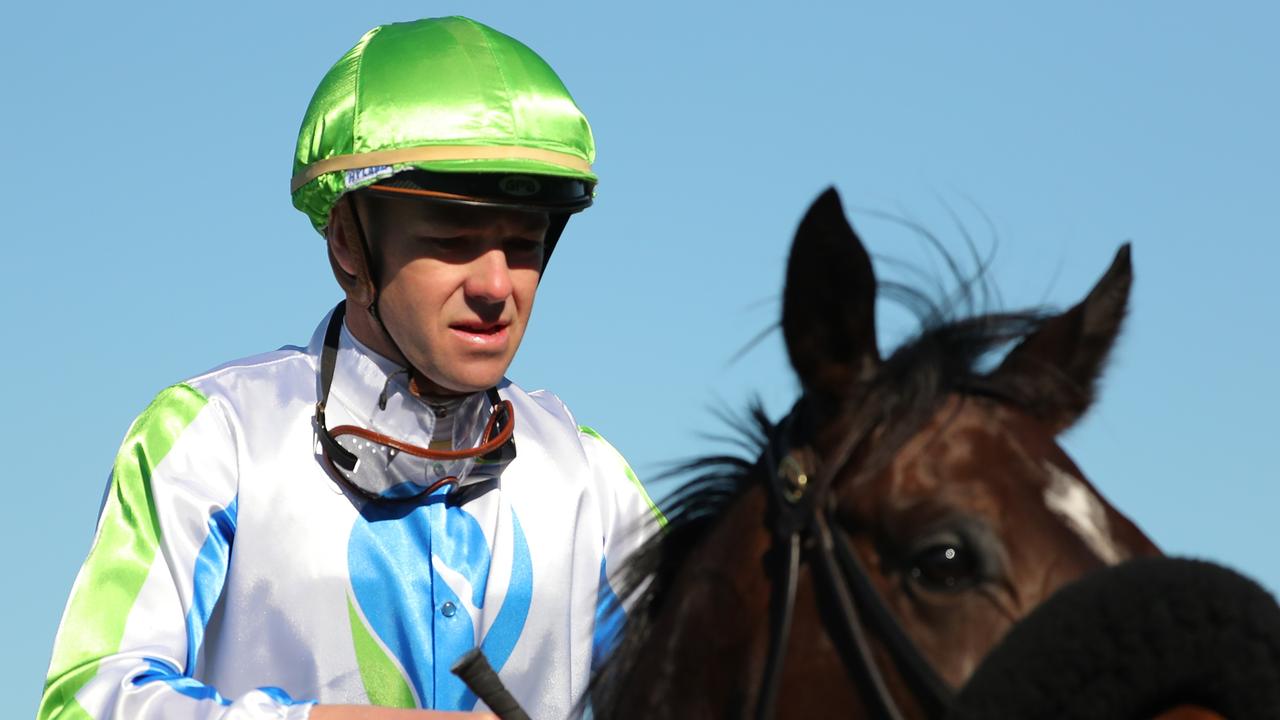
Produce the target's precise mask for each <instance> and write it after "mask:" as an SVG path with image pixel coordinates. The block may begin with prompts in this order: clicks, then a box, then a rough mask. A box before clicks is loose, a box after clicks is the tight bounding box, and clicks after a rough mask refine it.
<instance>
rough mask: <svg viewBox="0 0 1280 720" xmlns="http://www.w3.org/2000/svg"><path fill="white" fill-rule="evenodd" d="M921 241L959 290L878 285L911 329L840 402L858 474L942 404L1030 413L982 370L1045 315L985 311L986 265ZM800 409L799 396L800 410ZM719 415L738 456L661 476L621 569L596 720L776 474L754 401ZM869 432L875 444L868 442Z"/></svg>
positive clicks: (770, 427)
mask: <svg viewBox="0 0 1280 720" xmlns="http://www.w3.org/2000/svg"><path fill="white" fill-rule="evenodd" d="M916 229H918V228H916ZM926 237H927V239H929V240H930V241H931V242H933V243H934V246H935V248H939V252H942V253H943V255H944V256H945V260H946V264H947V266H948V268H949V269H950V271H951V273H952V274H953V275H954V276H955V277H956V278H957V281H958V289H957V290H955V291H953V292H952V293H950V294H948V293H945V292H938V291H939V290H940V289H941V283H938V284H937V286H935V287H934V288H933V289H934V291H935V294H929V293H926V292H923V291H920V290H917V289H916V288H914V287H911V286H908V285H906V284H902V283H896V282H886V281H881V282H880V283H879V284H878V293H877V294H878V296H879V297H880V298H881V299H884V300H889V301H891V302H893V303H895V304H897V305H899V306H901V307H903V308H905V309H906V310H908V311H909V312H910V313H911V314H912V315H914V316H915V318H916V320H917V323H918V329H917V332H916V334H915V335H914V336H912V337H910V338H909V339H907V340H906V341H904V342H902V343H901V344H900V345H899V346H898V347H897V348H895V349H894V350H893V352H892V353H891V354H890V355H889V356H888V357H887V358H885V359H884V360H882V362H881V364H880V366H879V368H878V371H877V373H876V375H875V377H873V378H871V379H870V380H869V381H866V382H864V383H861V384H860V385H859V387H857V388H851V390H850V393H851V396H850V401H849V402H848V403H847V404H848V405H849V406H850V407H853V408H856V410H854V412H853V416H852V419H851V420H850V421H849V425H848V429H847V432H848V433H850V435H851V436H853V437H856V438H858V441H859V442H860V443H862V444H864V445H869V446H870V445H873V446H874V450H872V451H871V453H870V454H869V455H866V456H865V459H864V460H863V463H862V467H874V466H879V465H880V464H881V463H883V462H887V461H888V460H889V459H890V458H892V456H893V455H894V454H895V453H896V451H897V450H898V448H899V447H901V445H902V444H903V443H905V442H906V441H907V440H908V439H910V438H911V437H912V436H913V435H914V434H916V432H918V431H919V429H920V427H921V426H922V425H923V424H924V423H925V422H926V421H927V420H928V419H929V418H931V417H932V416H933V415H934V414H935V412H936V410H937V408H938V407H939V405H940V403H942V401H943V400H944V399H945V398H947V397H948V396H951V395H961V396H970V397H972V396H978V397H986V398H991V399H994V400H997V401H1000V402H1002V403H1006V404H1010V405H1012V406H1014V407H1019V408H1026V407H1028V405H1029V401H1028V400H1026V399H1023V398H1022V397H1020V392H1019V390H1018V388H1016V387H1014V386H1012V384H1010V383H1002V382H1000V380H999V379H998V378H996V377H995V376H994V375H993V373H992V372H990V371H989V370H987V369H984V361H986V360H989V359H990V358H991V357H992V356H993V355H995V354H996V353H998V352H1000V351H1002V350H1007V349H1008V348H1009V347H1011V346H1012V345H1013V344H1015V343H1017V342H1018V341H1020V340H1022V339H1024V338H1025V337H1027V336H1028V335H1030V334H1031V333H1033V332H1035V331H1036V330H1037V329H1038V328H1039V327H1041V325H1042V324H1043V322H1044V321H1045V320H1046V319H1047V318H1048V317H1049V316H1048V314H1047V313H1046V312H1045V311H1044V310H1043V309H1032V310H1027V311H1021V312H984V309H985V308H986V307H987V306H989V305H990V304H991V302H992V300H993V298H997V297H998V295H997V294H996V293H995V290H994V288H993V287H992V286H991V285H990V284H989V283H988V282H987V281H986V279H985V271H986V264H985V263H981V262H980V263H979V266H978V269H977V271H975V272H974V273H973V274H972V275H970V276H968V277H964V276H962V274H961V273H960V271H959V270H958V266H957V264H956V263H955V262H954V260H953V259H952V258H951V257H950V256H949V255H947V254H946V252H945V251H943V250H941V249H940V246H939V245H938V244H937V243H936V241H935V240H934V239H933V237H932V236H930V235H928V234H927V233H926ZM939 298H940V299H939ZM802 402H804V398H803V397H802V398H801V399H800V401H798V403H797V406H798V405H799V404H800V403H802ZM793 412H795V411H794V410H793ZM720 416H721V419H722V420H723V421H724V422H726V423H727V424H728V425H729V427H730V430H731V435H730V436H729V437H726V438H723V439H725V440H727V441H729V442H731V443H733V444H734V445H736V446H737V449H738V450H739V451H740V452H738V453H727V454H719V455H710V456H706V457H701V458H697V459H694V460H691V461H688V462H685V463H683V464H680V465H677V466H676V467H675V468H673V469H672V470H670V471H668V472H667V473H665V477H669V478H675V477H681V478H687V480H685V481H684V483H683V484H682V485H681V486H680V487H679V489H677V490H676V491H675V492H674V493H673V494H672V495H671V496H669V497H668V499H667V500H666V502H664V503H663V505H664V510H665V515H666V520H667V524H666V526H665V528H664V529H663V531H662V532H660V533H657V534H656V535H654V536H653V537H652V538H650V539H649V541H648V542H646V543H645V544H644V545H643V546H642V547H640V548H639V549H638V550H637V551H636V552H635V553H633V555H632V556H631V558H630V559H629V560H628V562H627V565H626V566H625V568H624V569H623V571H622V574H621V577H620V582H619V585H620V588H619V593H618V597H619V598H621V599H622V602H623V604H624V605H625V606H626V607H627V608H628V612H627V614H626V618H625V620H624V621H623V622H622V623H621V627H620V629H619V631H618V634H617V636H616V638H615V645H614V648H613V651H612V653H611V655H610V656H609V658H608V659H607V660H606V661H605V662H604V664H603V665H602V666H601V667H600V668H598V669H597V672H596V673H595V676H594V678H593V680H592V683H591V688H590V692H589V695H590V698H591V701H592V704H593V705H594V710H595V715H596V716H598V717H614V716H615V714H616V713H615V712H614V711H615V709H616V708H617V705H616V703H617V702H619V701H620V698H619V693H618V691H619V689H620V688H621V687H623V686H624V684H625V683H626V682H627V680H628V679H629V676H630V675H632V674H633V673H634V672H636V670H637V667H636V666H637V663H638V662H639V660H640V653H641V652H642V650H643V648H644V645H645V643H646V642H649V641H650V640H651V638H650V637H649V635H650V628H651V627H652V625H653V623H654V622H655V620H656V619H657V618H658V617H659V616H660V614H661V612H662V611H663V610H664V608H665V607H666V605H667V604H668V603H669V602H672V601H673V598H672V597H671V596H672V594H673V593H672V588H673V587H674V585H675V582H676V580H677V577H678V576H679V573H680V570H681V568H682V567H683V566H684V565H685V563H686V561H687V560H688V559H689V557H690V556H691V555H693V553H694V552H695V550H696V549H697V548H699V547H700V546H701V545H702V543H703V541H704V540H705V539H706V537H707V536H708V534H709V533H710V532H711V531H712V530H713V529H714V528H715V527H716V525H717V523H718V522H719V520H720V519H721V518H722V517H723V516H724V515H725V513H726V511H727V510H728V508H729V507H730V506H731V505H733V503H734V502H735V501H736V500H737V499H738V498H740V497H741V496H742V495H743V494H744V493H745V492H747V491H748V490H749V489H751V488H752V487H754V486H756V485H757V484H760V483H762V482H764V481H766V480H767V479H768V478H769V477H771V476H772V473H773V472H774V470H773V469H772V468H765V467H763V456H764V453H765V449H766V447H767V446H768V444H769V442H770V438H771V437H772V435H773V434H774V433H775V432H776V431H777V428H778V425H779V423H775V422H773V421H771V420H770V419H769V417H768V415H767V414H766V412H765V410H764V408H763V406H762V405H761V403H760V401H759V399H758V398H757V399H754V400H752V401H751V402H750V403H749V405H748V407H747V410H746V412H745V414H743V415H739V416H733V415H730V414H726V413H720ZM873 433H874V434H875V439H876V442H874V443H867V442H865V441H866V440H868V439H869V438H870V437H871V436H872V435H873ZM660 672H666V670H665V669H660ZM649 691H650V693H651V694H652V695H653V696H656V697H661V696H663V694H664V690H663V688H662V687H661V685H660V684H658V685H655V686H651V687H650V688H649Z"/></svg>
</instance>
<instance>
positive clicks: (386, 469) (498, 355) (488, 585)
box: [39, 17, 663, 720]
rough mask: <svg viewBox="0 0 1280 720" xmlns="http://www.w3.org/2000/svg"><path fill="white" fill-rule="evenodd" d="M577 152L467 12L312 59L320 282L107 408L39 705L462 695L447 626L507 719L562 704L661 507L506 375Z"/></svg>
mask: <svg viewBox="0 0 1280 720" xmlns="http://www.w3.org/2000/svg"><path fill="white" fill-rule="evenodd" d="M594 155H595V147H594V142H593V139H592V136H591V130H590V127H589V126H588V124H587V121H586V119H585V117H584V116H583V115H582V113H581V111H580V110H579V109H578V107H577V105H576V104H575V103H574V101H573V99H572V98H571V97H570V96H569V93H568V92H567V91H566V90H565V88H564V86H563V85H562V84H561V82H560V80H559V78H558V77H557V76H556V74H555V73H554V72H553V71H552V70H551V68H550V67H548V66H547V64H546V63H545V62H544V61H543V60H542V59H541V58H540V57H538V56H537V55H536V54H535V53H534V52H533V51H531V50H530V49H529V48H527V47H525V46H524V45H522V44H521V43H519V42H517V41H516V40H514V39H512V38H510V37H507V36H506V35H502V34H501V33H498V32H496V31H495V30H493V29H491V28H489V27H486V26H484V25H481V24H479V23H477V22H474V21H471V20H468V19H465V18H459V17H453V18H443V19H430V20H420V21H416V22H408V23H398V24H392V25H385V26H382V27H377V28H374V29H373V30H371V31H369V32H368V33H366V34H365V35H364V37H362V38H361V39H360V41H359V42H358V43H357V44H356V45H355V47H353V48H352V49H351V50H350V51H349V52H348V53H347V54H346V55H344V56H343V57H342V58H341V59H340V60H339V61H338V63H337V64H336V65H334V66H333V68H332V69H331V70H330V71H329V72H328V74H327V75H325V77H324V79H323V80H322V81H321V84H320V86H319V88H318V89H317V91H316V93H315V96H314V97H313V98H312V101H311V105H310V107H309V108H308V109H307V113H306V116H305V117H304V119H303V123H302V129H301V132H300V134H299V137H298V145H297V152H296V155H295V157H294V166H293V169H294V174H293V179H292V188H291V189H292V195H293V204H294V205H295V206H296V207H297V208H298V209H300V210H301V211H302V212H303V213H305V214H306V215H307V217H308V218H309V219H310V221H311V224H312V225H313V226H314V227H315V229H316V230H318V231H319V232H320V233H321V234H322V235H323V237H324V238H325V241H326V245H327V249H328V253H329V259H330V264H331V266H332V269H333V272H334V275H335V277H336V278H337V280H338V284H339V285H340V287H341V288H342V291H343V293H344V295H345V300H344V301H343V302H342V303H340V304H339V305H338V306H337V307H336V308H335V309H334V310H333V311H332V312H330V313H329V314H328V315H327V316H326V317H325V318H324V319H323V320H322V321H321V322H320V324H319V326H318V327H317V328H316V330H315V332H314V334H313V335H312V337H311V340H310V342H309V343H308V344H307V345H305V346H301V347H294V346H286V347H284V348H282V349H280V350H277V351H274V352H269V353H265V354H262V355H257V356H254V357H250V358H246V359H242V360H237V361H233V362H230V363H228V364H225V365H222V366H220V367H218V368H216V369H214V370H211V371H209V372H207V373H205V374H203V375H200V376H198V377H195V378H192V379H189V380H187V381H186V382H182V383H178V384H177V385H173V386H172V387H169V388H167V389H165V390H163V391H162V392H161V393H160V394H159V395H158V396H157V397H156V399H155V400H154V401H153V402H152V403H151V405H150V406H149V407H148V408H147V409H146V410H144V411H143V413H142V414H141V415H140V416H139V417H138V419H137V420H136V421H135V422H134V423H133V426H132V427H131V428H130V430H129V432H128V434H127V436H126V437H125V440H124V444H123V446H122V447H121V449H120V452H119V455H118V456H117V458H116V460H115V465H114V467H113V470H112V474H111V480H110V484H109V487H108V492H107V494H106V497H105V501H104V504H103V507H102V510H101V514H100V517H99V519H98V527H97V532H96V535H95V537H94V540H93V545H92V548H91V550H90V552H89V555H88V559H87V560H86V561H85V564H84V566H83V568H82V569H81V571H80V574H79V576H78V577H77V579H76V582H75V586H74V588H73V590H72V593H71V597H70V600H69V601H68V603H67V607H66V610H65V612H64V615H63V618H62V623H61V626H60V627H59V630H58V636H57V640H56V643H55V646H54V652H53V659H52V662H51V665H50V668H49V676H48V680H47V682H46V684H45V688H44V696H43V699H42V701H41V705H40V710H39V718H41V719H42V720H44V719H48V718H71V717H75V718H82V717H90V718H97V719H99V720H101V719H105V718H120V719H124V718H127V719H129V720H133V719H143V718H178V717H181V718H228V719H230V718H237V719H239V718H306V717H311V718H313V719H317V720H320V719H323V718H343V717H350V718H355V717H359V718H368V719H369V720H374V719H375V718H387V719H390V718H403V719H404V720H408V719H409V718H411V717H422V718H429V717H437V716H440V717H443V716H446V715H447V716H449V717H453V716H454V714H453V713H452V712H417V713H415V712H404V711H398V710H386V709H380V708H369V707H353V706H368V705H376V706H383V707H384V708H428V709H433V710H436V711H458V712H459V713H469V712H471V711H474V710H477V699H476V697H475V696H474V695H472V694H471V692H470V691H468V690H467V688H466V687H464V686H463V684H462V683H461V682H460V681H459V680H458V679H457V678H455V677H454V676H453V675H452V674H451V673H450V672H449V668H450V666H451V665H452V664H453V663H454V661H455V660H457V659H458V657H459V656H461V655H463V654H464V653H465V652H467V651H468V650H471V649H472V648H475V647H479V648H480V649H481V650H482V651H483V653H484V654H485V656H487V658H488V660H489V662H490V664H491V665H492V666H493V667H494V668H495V669H496V670H497V671H498V674H499V677H500V678H501V679H502V681H503V682H504V683H505V685H506V686H507V688H508V689H509V690H510V691H511V693H512V694H513V695H514V696H515V698H516V699H517V700H518V701H519V702H520V703H521V704H522V705H523V706H524V707H525V709H526V710H527V711H528V712H529V713H530V714H531V715H532V716H533V717H535V718H561V717H566V716H570V715H572V714H573V713H574V712H575V711H576V710H577V709H578V708H579V707H580V705H579V704H578V703H579V701H580V700H581V698H582V696H583V693H584V690H585V689H586V686H587V681H588V678H589V674H590V672H591V669H592V667H593V665H594V664H595V663H596V662H598V660H599V659H600V657H601V654H602V652H603V651H604V650H605V649H606V647H607V645H608V643H609V639H610V637H611V629H612V623H614V622H616V620H617V616H616V614H613V613H612V612H611V611H612V610H615V609H616V607H617V605H616V604H617V598H616V595H615V593H614V591H613V589H612V587H611V585H610V581H609V577H610V573H611V572H612V571H613V570H616V569H617V568H618V566H619V565H620V563H621V562H622V561H623V559H624V558H625V557H626V555H627V554H628V553H629V552H630V551H631V550H632V549H633V548H634V547H635V546H636V544H637V543H638V542H640V541H641V540H642V539H643V537H644V536H645V535H646V534H647V533H650V532H652V531H653V530H654V528H655V527H656V526H657V525H658V524H660V523H661V522H663V521H662V517H661V514H660V513H659V512H658V510H657V508H656V507H655V506H654V505H653V503H652V502H651V501H650V499H649V497H648V495H647V494H646V493H645V491H644V488H643V487H642V486H641V485H640V483H639V481H637V480H636V477H635V475H634V474H633V473H632V472H631V470H630V468H629V467H628V466H627V464H626V462H625V461H624V460H623V458H622V456H621V455H619V454H618V453H617V451H615V450H614V449H613V448H612V447H611V446H610V445H609V444H608V443H607V442H605V441H604V439H602V438H601V437H600V435H598V434H597V433H595V432H594V431H592V430H591V429H589V428H587V427H585V426H580V425H578V423H577V422H576V421H575V419H574V417H573V415H572V414H570V412H569V410H568V409H567V408H566V407H565V406H564V404H563V403H561V402H560V400H559V399H558V398H556V396H555V395H553V394H551V393H549V392H546V391H543V390H537V391H532V392H530V391H526V390H524V389H522V388H520V387H519V386H517V385H516V384H514V383H513V382H511V381H510V380H508V379H506V377H505V373H506V370H507V368H508V366H509V365H510V363H511V360H512V358H513V356H514V354H515V352H516V349H517V348H518V347H519V345H520V341H521V338H522V337H523V334H524V331H525V327H526V324H527V322H528V320H529V314H530V310H531V309H532V305H533V299H534V295H535V293H536V291H537V288H538V283H539V281H540V279H541V276H542V272H543V270H544V269H545V268H546V264H547V260H548V259H549V257H550V256H551V252H552V250H553V249H554V247H555V245H556V242H557V240H558V239H559V237H560V234H561V232H562V230H563V229H564V227H565V224H566V222H567V221H568V219H569V217H570V216H571V215H572V214H574V213H576V212H579V211H581V210H583V209H585V208H586V207H587V206H589V205H590V204H591V201H592V195H593V189H594V186H595V182H596V176H595V175H594V174H592V170H591V162H592V160H593V159H594ZM479 709H480V710H483V706H482V705H481V706H480V707H479ZM459 716H461V715H459Z"/></svg>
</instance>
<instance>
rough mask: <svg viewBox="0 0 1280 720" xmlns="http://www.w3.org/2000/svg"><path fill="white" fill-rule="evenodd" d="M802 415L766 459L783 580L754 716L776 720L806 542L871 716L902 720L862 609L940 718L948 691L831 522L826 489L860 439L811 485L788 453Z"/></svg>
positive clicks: (781, 428)
mask: <svg viewBox="0 0 1280 720" xmlns="http://www.w3.org/2000/svg"><path fill="white" fill-rule="evenodd" d="M799 410H800V404H799V403H797V406H796V408H793V409H792V411H791V413H789V414H788V415H787V417H786V418H784V419H783V421H782V422H781V423H779V424H778V427H777V428H775V431H774V433H773V434H772V436H771V437H770V439H769V442H768V444H767V445H766V447H765V453H764V457H763V458H762V460H763V462H764V466H765V468H767V469H769V470H772V471H775V475H774V477H772V478H770V479H769V481H768V482H767V483H766V485H767V487H768V488H769V493H768V497H769V507H770V513H771V518H770V519H771V525H772V531H773V554H774V556H775V557H777V558H778V560H779V566H780V567H781V577H775V578H774V583H773V597H772V599H771V602H770V608H771V611H770V625H771V629H772V632H771V634H770V647H769V655H768V657H767V659H766V661H765V667H764V672H763V675H762V676H761V684H760V694H759V695H758V698H757V704H756V717H757V718H758V720H770V718H772V717H773V713H774V707H775V706H776V703H777V693H778V688H779V686H780V685H781V676H782V665H783V662H784V657H785V656H786V650H787V643H788V640H789V636H790V630H791V623H792V616H793V614H794V612H795V593H796V584H797V582H798V578H799V572H800V570H799V565H800V555H801V548H802V545H804V544H805V543H806V541H809V545H810V546H811V547H813V549H814V550H816V553H815V554H816V563H815V571H816V572H815V584H816V587H817V590H818V592H819V593H825V595H826V596H827V597H829V598H830V599H831V600H832V601H833V602H834V604H835V607H836V609H837V611H838V616H839V618H840V620H841V622H840V630H841V631H842V632H841V634H840V635H838V636H836V635H834V633H833V637H838V638H839V639H843V640H844V642H845V643H846V654H845V658H844V659H845V665H846V669H847V670H848V671H849V673H850V674H851V675H852V676H853V679H854V681H855V682H857V683H858V684H859V685H860V686H861V687H862V688H864V689H867V690H870V691H871V692H870V695H871V698H870V699H871V702H872V705H873V706H872V708H871V709H872V710H873V712H875V714H876V716H877V717H879V718H884V719H885V720H901V718H902V717H903V715H902V711H901V709H900V708H899V707H898V704H897V702H896V701H895V700H894V698H893V694H892V693H891V692H890V690H889V687H888V684H887V683H886V682H885V678H884V675H883V673H882V672H881V671H880V667H879V665H878V663H877V662H876V658H875V655H874V652H873V650H872V647H871V643H870V641H869V638H868V636H867V631H866V623H864V622H863V618H862V617H861V615H860V614H859V608H862V609H864V610H865V611H866V612H867V614H868V615H869V619H870V621H871V623H872V625H871V626H872V627H874V628H875V630H876V632H877V635H878V636H879V637H880V640H881V642H882V643H883V644H884V646H885V648H886V649H887V650H888V651H889V653H890V655H891V657H892V658H893V660H894V662H895V663H896V664H897V666H898V668H899V670H900V671H901V675H902V676H903V678H904V679H905V680H906V682H907V683H908V684H909V685H910V687H911V689H912V691H913V693H915V696H916V699H917V700H918V701H919V703H920V705H921V707H922V709H923V710H924V711H925V712H926V714H927V715H928V716H930V717H941V716H942V715H943V714H944V713H945V711H946V709H947V708H948V707H949V705H950V703H951V695H952V693H951V690H950V688H949V687H947V685H946V684H945V683H943V682H942V680H941V679H940V678H939V677H938V676H937V674H936V673H935V672H934V671H933V668H932V666H930V665H929V663H928V662H927V661H926V660H925V659H924V657H923V656H922V655H921V654H920V651H919V649H918V648H917V647H916V646H915V643H913V642H912V641H911V639H910V638H909V637H908V636H907V634H906V633H905V632H904V631H903V630H902V628H901V626H900V625H899V624H898V622H897V620H896V619H895V618H894V617H893V615H892V613H890V612H889V610H888V608H887V607H885V605H884V601H883V600H882V599H881V598H880V595H879V593H878V592H877V591H876V590H875V588H874V587H873V586H872V584H871V581H870V577H869V576H868V575H867V573H866V570H865V569H864V568H863V567H862V564H861V562H860V561H859V560H858V557H857V553H856V552H855V551H854V550H853V547H852V545H851V544H850V542H849V540H848V538H847V537H846V536H845V534H844V533H843V532H838V531H833V529H832V526H833V523H832V518H831V516H832V514H833V512H834V510H833V509H834V507H835V504H834V503H833V502H830V501H829V498H828V497H827V490H828V489H829V488H830V487H831V486H832V484H833V482H834V480H835V476H836V475H837V473H839V472H840V471H841V470H843V469H844V467H845V465H847V464H848V462H849V460H850V459H851V458H852V456H853V453H854V450H855V449H856V446H857V441H856V438H852V437H848V438H845V439H844V440H843V441H842V442H841V443H840V445H839V446H838V447H837V448H836V451H835V452H834V453H832V454H831V458H832V460H833V462H830V463H826V464H825V465H824V467H823V468H822V473H821V475H818V476H817V480H816V481H810V480H809V473H808V472H807V469H806V468H805V467H804V465H805V463H804V462H803V461H802V460H801V459H799V456H800V453H797V452H796V451H794V450H792V449H791V448H790V446H789V445H790V435H791V427H792V423H793V422H794V420H793V418H794V417H795V416H796V414H797V413H798V412H799ZM779 456H781V457H782V460H781V461H780V462H779V461H777V458H778V457H779ZM850 651H851V652H850Z"/></svg>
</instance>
